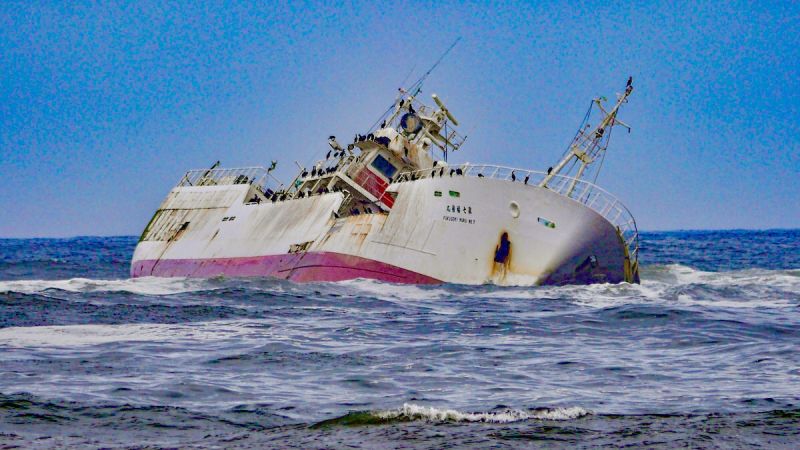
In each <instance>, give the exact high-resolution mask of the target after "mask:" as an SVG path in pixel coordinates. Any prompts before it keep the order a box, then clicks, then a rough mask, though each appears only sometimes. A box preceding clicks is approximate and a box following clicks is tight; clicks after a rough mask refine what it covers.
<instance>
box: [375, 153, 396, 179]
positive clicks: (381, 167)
mask: <svg viewBox="0 0 800 450" xmlns="http://www.w3.org/2000/svg"><path fill="white" fill-rule="evenodd" d="M372 167H374V168H375V169H377V170H378V172H380V173H381V175H383V176H385V177H386V178H388V179H390V180H391V179H392V177H393V176H394V174H396V173H397V167H395V166H394V165H392V163H390V162H389V161H388V160H387V159H386V158H384V157H383V156H381V155H378V156H376V157H375V159H373V160H372Z"/></svg>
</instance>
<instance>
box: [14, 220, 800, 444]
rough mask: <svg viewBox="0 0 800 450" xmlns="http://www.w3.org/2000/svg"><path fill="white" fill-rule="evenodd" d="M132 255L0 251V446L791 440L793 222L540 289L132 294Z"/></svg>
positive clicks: (124, 243) (57, 242)
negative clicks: (604, 277) (620, 273)
mask: <svg viewBox="0 0 800 450" xmlns="http://www.w3.org/2000/svg"><path fill="white" fill-rule="evenodd" d="M135 243H136V240H135V238H133V237H119V238H75V239H24V240H15V239H6V240H0V448H14V447H19V448H62V447H69V448H82V447H87V448H99V447H102V448H162V447H167V448H269V447H275V448H359V447H363V448H488V447H492V448H518V447H535V448H542V447H544V448H582V447H591V448H595V447H601V446H609V447H621V446H630V447H637V448H638V447H647V448H657V447H664V448H673V447H691V448H748V447H753V448H758V447H762V448H763V447H767V448H798V447H800V230H773V231H758V232H754V231H724V232H716V231H715V232H669V233H645V234H643V241H642V250H641V257H642V266H643V268H642V284H641V285H628V284H622V285H593V286H568V287H542V288H500V287H494V286H481V287H470V286H457V285H443V286H429V287H420V286H404V285H392V284H386V283H380V282H373V281H368V280H355V281H349V282H344V283H316V284H295V283H291V282H286V281H280V280H272V279H229V278H215V279H208V280H199V279H157V278H143V279H136V280H131V279H128V277H127V273H128V261H129V258H130V255H131V253H132V251H133V248H134V246H135Z"/></svg>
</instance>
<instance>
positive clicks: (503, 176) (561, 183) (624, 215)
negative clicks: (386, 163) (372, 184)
mask: <svg viewBox="0 0 800 450" xmlns="http://www.w3.org/2000/svg"><path fill="white" fill-rule="evenodd" d="M431 174H433V175H434V176H445V177H447V176H468V177H483V178H492V179H495V180H507V181H516V182H518V183H524V184H528V185H531V186H537V185H538V184H539V183H540V182H542V180H544V178H545V177H546V176H547V173H545V172H539V171H535V170H525V169H515V168H513V167H504V166H495V165H487V164H474V165H473V164H461V165H456V166H446V167H444V166H443V167H434V168H432V169H423V170H417V171H413V172H403V173H401V174H400V175H399V176H398V177H397V178H396V179H395V180H394V181H395V182H396V183H401V182H405V181H412V180H418V179H421V178H429V177H431ZM546 188H547V189H549V190H551V191H553V192H555V193H557V194H559V195H562V196H564V197H567V198H570V199H572V200H574V201H576V202H579V203H581V204H583V205H585V206H587V207H589V208H591V209H592V210H594V211H595V212H596V213H598V214H600V215H601V216H603V217H604V218H605V219H606V220H608V221H609V222H611V224H612V225H614V226H616V227H617V229H618V230H619V232H620V234H621V235H622V239H623V240H624V241H625V245H626V246H627V248H628V253H629V256H630V260H631V263H632V264H633V263H635V262H637V261H638V258H639V230H638V229H637V228H636V220H635V219H634V218H633V214H631V212H630V211H629V210H628V208H626V207H625V205H623V204H622V202H620V201H619V200H618V199H617V198H616V197H614V196H613V195H612V194H610V193H609V192H608V191H606V190H605V189H603V188H601V187H599V186H597V185H595V184H593V183H590V182H588V181H584V180H579V179H575V178H572V177H567V176H563V175H555V176H554V177H553V178H552V179H551V180H550V181H549V182H548V183H547V186H546Z"/></svg>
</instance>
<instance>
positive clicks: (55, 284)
mask: <svg viewBox="0 0 800 450" xmlns="http://www.w3.org/2000/svg"><path fill="white" fill-rule="evenodd" d="M48 289H60V290H62V291H69V292H130V293H133V294H143V295H169V294H179V293H182V292H195V291H202V290H208V289H210V286H209V284H208V282H207V280H204V279H198V278H157V277H143V278H129V279H125V280H93V279H89V278H71V279H69V280H15V281H0V293H8V292H19V293H23V294H37V293H41V292H44V291H46V290H48Z"/></svg>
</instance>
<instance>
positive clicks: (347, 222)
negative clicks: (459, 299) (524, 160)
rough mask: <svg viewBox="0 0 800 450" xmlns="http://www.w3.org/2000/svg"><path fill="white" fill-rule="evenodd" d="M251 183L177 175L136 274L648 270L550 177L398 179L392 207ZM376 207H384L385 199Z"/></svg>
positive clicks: (543, 278) (543, 279) (557, 277)
mask: <svg viewBox="0 0 800 450" xmlns="http://www.w3.org/2000/svg"><path fill="white" fill-rule="evenodd" d="M250 189H252V188H251V187H250V186H248V185H227V186H200V187H176V188H174V189H173V190H172V191H171V192H170V194H169V195H168V197H167V199H166V200H165V201H164V203H163V204H162V205H161V208H160V209H159V210H158V212H157V213H156V215H155V216H154V217H153V219H152V220H151V222H150V224H149V225H148V227H147V229H146V230H145V232H144V233H143V234H142V238H141V240H140V242H139V244H138V245H137V248H136V251H135V253H134V257H133V261H132V264H131V275H132V276H134V277H140V276H180V277H212V276H220V275H222V276H271V277H278V278H284V279H290V280H294V281H300V282H308V281H341V280H347V279H354V278H370V279H377V280H382V281H388V282H396V283H415V284H430V283H443V282H447V283H461V284H484V283H493V284H499V285H560V284H589V283H604V282H608V283H618V282H622V281H638V276H634V274H632V273H631V271H630V267H626V264H629V262H627V257H628V256H627V252H626V248H625V245H624V243H623V240H622V239H621V236H620V234H619V232H618V230H617V229H616V228H615V227H614V226H613V225H612V224H611V223H610V222H609V221H608V220H606V219H605V218H604V217H602V216H601V215H600V214H598V213H597V212H595V211H593V210H592V209H590V208H588V207H587V206H585V205H583V204H581V203H579V202H577V201H574V200H572V199H570V198H567V197H564V196H562V195H559V194H557V193H555V192H552V191H550V190H548V189H546V188H540V187H538V186H529V185H524V184H523V183H520V182H516V183H514V182H511V181H503V180H495V179H488V178H487V179H482V178H473V177H459V176H454V177H448V176H445V177H439V178H426V179H422V180H416V181H410V182H404V183H397V184H393V185H391V186H390V187H389V189H388V192H389V193H391V194H392V196H393V198H394V199H395V201H394V204H393V207H392V209H391V211H389V212H388V213H386V212H379V213H374V214H360V215H351V216H347V217H341V218H340V217H337V214H335V212H336V211H338V210H339V208H340V206H341V204H342V201H343V199H344V194H342V193H340V192H337V193H327V194H321V195H314V196H312V197H309V198H300V199H294V200H286V201H279V202H274V203H273V202H262V203H259V204H255V203H247V199H248V198H250V197H251V194H252V192H251V191H250ZM376 209H377V208H376Z"/></svg>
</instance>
